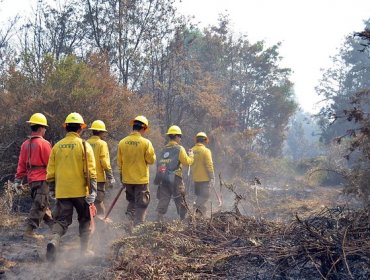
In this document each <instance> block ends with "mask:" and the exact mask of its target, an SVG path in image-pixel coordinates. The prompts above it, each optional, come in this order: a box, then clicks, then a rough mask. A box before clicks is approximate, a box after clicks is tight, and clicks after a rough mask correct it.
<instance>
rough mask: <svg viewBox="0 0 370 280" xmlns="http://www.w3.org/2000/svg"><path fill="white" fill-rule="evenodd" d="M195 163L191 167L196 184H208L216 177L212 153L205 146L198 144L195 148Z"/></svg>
mask: <svg viewBox="0 0 370 280" xmlns="http://www.w3.org/2000/svg"><path fill="white" fill-rule="evenodd" d="M193 152H194V163H193V165H192V166H191V167H192V169H193V181H194V182H207V181H209V180H210V179H213V178H214V177H215V175H214V168H213V161H212V153H211V150H210V149H208V148H207V147H206V146H205V145H204V144H202V143H197V144H196V145H195V146H194V147H193Z"/></svg>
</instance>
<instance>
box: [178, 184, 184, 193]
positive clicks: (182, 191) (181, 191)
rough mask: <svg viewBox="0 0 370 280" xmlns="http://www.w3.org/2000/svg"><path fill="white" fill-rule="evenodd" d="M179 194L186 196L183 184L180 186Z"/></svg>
mask: <svg viewBox="0 0 370 280" xmlns="http://www.w3.org/2000/svg"><path fill="white" fill-rule="evenodd" d="M179 193H180V194H181V195H185V185H183V184H181V185H180V186H179Z"/></svg>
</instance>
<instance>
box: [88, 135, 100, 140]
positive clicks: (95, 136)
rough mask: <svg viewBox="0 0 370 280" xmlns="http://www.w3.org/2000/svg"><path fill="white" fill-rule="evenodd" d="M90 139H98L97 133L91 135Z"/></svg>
mask: <svg viewBox="0 0 370 280" xmlns="http://www.w3.org/2000/svg"><path fill="white" fill-rule="evenodd" d="M90 139H96V140H100V137H99V136H98V135H93V136H91V137H90Z"/></svg>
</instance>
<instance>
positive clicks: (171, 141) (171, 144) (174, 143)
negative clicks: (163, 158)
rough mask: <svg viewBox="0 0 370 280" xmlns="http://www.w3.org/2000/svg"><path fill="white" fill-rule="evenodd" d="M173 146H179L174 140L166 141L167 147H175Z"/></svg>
mask: <svg viewBox="0 0 370 280" xmlns="http://www.w3.org/2000/svg"><path fill="white" fill-rule="evenodd" d="M175 145H180V144H179V143H177V142H176V141H175V140H170V141H168V143H167V146H175Z"/></svg>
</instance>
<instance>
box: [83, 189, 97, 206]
mask: <svg viewBox="0 0 370 280" xmlns="http://www.w3.org/2000/svg"><path fill="white" fill-rule="evenodd" d="M95 198H96V191H94V190H92V191H91V193H90V194H89V195H88V196H86V197H85V201H86V202H87V204H92V203H94V201H95Z"/></svg>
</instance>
